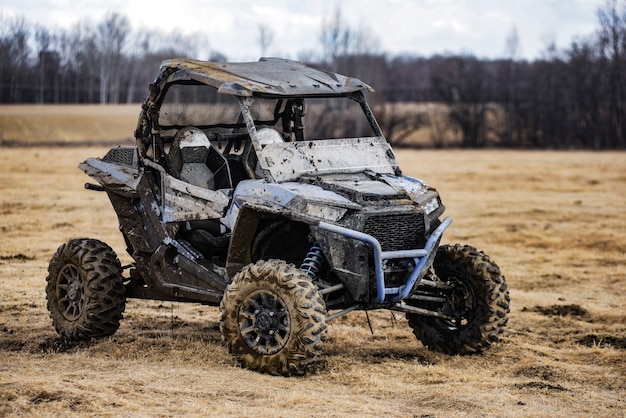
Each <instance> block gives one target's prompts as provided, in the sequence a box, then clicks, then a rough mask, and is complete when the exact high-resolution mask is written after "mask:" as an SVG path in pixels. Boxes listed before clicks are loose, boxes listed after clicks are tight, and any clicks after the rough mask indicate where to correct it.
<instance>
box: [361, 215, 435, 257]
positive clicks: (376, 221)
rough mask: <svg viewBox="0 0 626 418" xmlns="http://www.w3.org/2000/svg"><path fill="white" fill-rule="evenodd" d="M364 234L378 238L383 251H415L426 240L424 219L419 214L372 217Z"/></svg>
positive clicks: (366, 221)
mask: <svg viewBox="0 0 626 418" xmlns="http://www.w3.org/2000/svg"><path fill="white" fill-rule="evenodd" d="M363 232H365V233H366V234H370V235H372V236H373V237H374V238H376V239H377V240H378V241H379V242H380V245H381V247H382V248H383V251H396V250H407V249H415V248H419V245H420V243H421V242H422V240H423V238H424V218H423V216H422V215H421V214H420V213H417V212H411V213H400V214H390V215H387V214H377V215H372V216H369V217H368V218H367V219H366V220H365V226H364V230H363Z"/></svg>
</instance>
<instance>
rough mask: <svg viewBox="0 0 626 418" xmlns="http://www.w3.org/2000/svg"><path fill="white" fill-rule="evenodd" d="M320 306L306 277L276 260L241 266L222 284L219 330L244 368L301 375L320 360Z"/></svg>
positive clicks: (323, 324) (323, 326)
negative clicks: (224, 284)
mask: <svg viewBox="0 0 626 418" xmlns="http://www.w3.org/2000/svg"><path fill="white" fill-rule="evenodd" d="M326 314H327V312H326V306H325V305H324V301H323V299H322V297H321V296H320V294H319V292H318V290H317V287H316V286H315V285H314V284H313V283H312V282H311V279H310V278H309V276H307V275H306V274H305V273H304V272H302V271H301V270H299V269H297V268H296V267H295V266H294V265H292V264H287V263H285V262H284V261H281V260H269V261H263V260H261V261H258V262H257V263H255V264H249V265H247V266H246V267H244V268H243V270H242V271H241V272H239V273H238V274H237V275H235V277H234V278H233V281H232V283H231V284H230V285H229V286H228V288H227V289H226V292H225V293H224V297H223V298H222V303H221V305H220V329H221V332H222V337H223V339H224V340H225V341H226V344H227V346H228V351H229V352H230V353H231V354H232V355H233V356H234V357H235V358H236V359H237V361H238V362H239V363H240V364H241V365H242V366H244V367H247V368H249V369H251V370H254V371H258V372H263V373H269V374H273V375H282V376H301V375H304V374H306V373H307V372H308V371H310V370H313V369H315V368H317V367H319V365H320V364H321V363H322V354H323V342H324V340H325V339H326V334H325V331H326Z"/></svg>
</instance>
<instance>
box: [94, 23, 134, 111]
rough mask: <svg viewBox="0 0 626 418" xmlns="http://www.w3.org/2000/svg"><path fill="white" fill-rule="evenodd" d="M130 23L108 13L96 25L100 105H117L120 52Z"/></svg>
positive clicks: (124, 43) (121, 57) (120, 62)
mask: <svg viewBox="0 0 626 418" xmlns="http://www.w3.org/2000/svg"><path fill="white" fill-rule="evenodd" d="M129 31H130V23H129V21H128V19H127V18H126V17H125V16H122V15H121V14H119V13H110V14H109V15H108V16H107V17H106V19H105V20H104V21H103V22H102V23H100V24H99V25H98V47H99V48H98V52H99V54H100V103H101V104H106V103H108V102H111V103H119V97H120V75H121V73H122V71H123V69H122V60H123V55H122V51H123V49H124V47H125V46H126V38H127V36H128V34H129Z"/></svg>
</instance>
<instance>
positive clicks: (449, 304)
mask: <svg viewBox="0 0 626 418" xmlns="http://www.w3.org/2000/svg"><path fill="white" fill-rule="evenodd" d="M447 282H448V283H450V284H451V285H452V286H453V288H452V290H451V291H450V293H449V294H448V295H447V299H448V300H447V301H446V302H445V304H444V306H443V310H442V312H443V313H444V314H446V315H448V316H450V317H452V318H454V319H438V320H437V322H438V323H439V326H440V328H443V329H445V330H447V331H449V332H455V331H458V330H460V329H463V328H465V327H466V326H467V325H468V324H469V323H470V322H471V320H472V319H473V318H474V316H475V315H476V306H477V304H476V292H475V290H474V288H473V286H471V285H470V284H469V282H468V279H466V278H464V277H463V274H461V275H458V274H457V275H456V276H455V277H448V278H447Z"/></svg>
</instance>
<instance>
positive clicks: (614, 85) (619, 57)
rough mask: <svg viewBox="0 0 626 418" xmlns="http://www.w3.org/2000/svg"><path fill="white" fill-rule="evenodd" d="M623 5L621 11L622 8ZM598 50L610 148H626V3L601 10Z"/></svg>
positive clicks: (612, 2) (611, 1)
mask: <svg viewBox="0 0 626 418" xmlns="http://www.w3.org/2000/svg"><path fill="white" fill-rule="evenodd" d="M619 4H621V9H620V8H619ZM598 19H599V21H600V32H599V49H600V55H601V65H602V68H603V71H602V72H603V74H604V76H605V77H606V88H607V90H606V95H607V99H608V103H607V105H608V106H607V107H608V109H607V112H608V115H609V116H608V120H607V122H608V127H609V131H608V140H609V144H608V145H609V146H611V147H618V148H624V146H626V1H621V2H620V1H618V0H606V2H605V4H604V6H603V7H601V8H600V9H599V10H598Z"/></svg>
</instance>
